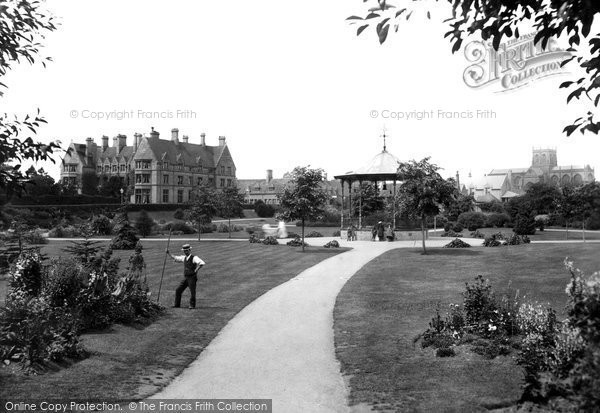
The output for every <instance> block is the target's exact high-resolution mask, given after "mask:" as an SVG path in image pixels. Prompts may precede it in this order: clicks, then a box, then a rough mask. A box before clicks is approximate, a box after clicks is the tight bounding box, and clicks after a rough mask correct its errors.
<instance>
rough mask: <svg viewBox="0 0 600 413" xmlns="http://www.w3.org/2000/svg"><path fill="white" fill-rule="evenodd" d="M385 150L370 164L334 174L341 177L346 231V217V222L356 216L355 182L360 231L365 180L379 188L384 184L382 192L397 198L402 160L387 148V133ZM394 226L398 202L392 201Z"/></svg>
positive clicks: (342, 221) (336, 177)
mask: <svg viewBox="0 0 600 413" xmlns="http://www.w3.org/2000/svg"><path fill="white" fill-rule="evenodd" d="M383 137H384V143H383V150H382V151H381V152H380V153H378V154H377V155H376V156H375V157H374V158H373V159H372V160H371V161H370V162H369V163H368V164H366V165H365V166H363V167H361V168H358V169H356V170H354V171H351V172H347V173H345V174H343V175H337V176H334V178H335V179H339V180H340V182H341V184H342V194H341V195H342V211H341V223H340V225H341V230H340V232H345V231H344V224H345V219H348V221H349V222H347V223H346V224H351V223H354V222H355V221H354V220H355V217H354V214H353V211H354V208H353V206H352V190H353V186H354V184H355V183H358V197H359V205H358V230H359V231H360V230H361V229H362V228H363V225H362V218H363V217H362V203H361V202H360V201H361V200H362V196H361V191H362V183H363V182H372V183H374V184H375V185H376V187H377V188H379V184H380V183H381V184H382V186H381V188H380V193H381V192H382V191H383V192H384V193H383V195H384V196H392V197H393V199H395V198H396V184H397V182H398V181H399V177H398V166H399V165H400V160H399V159H398V158H396V157H395V156H394V155H392V154H391V153H389V152H388V151H387V150H386V145H385V135H384V136H383ZM390 183H391V185H392V189H389V188H388V185H389V184H390ZM346 184H347V185H348V213H347V214H346V193H345V187H346ZM392 205H393V207H392V228H394V229H395V228H396V203H395V202H392Z"/></svg>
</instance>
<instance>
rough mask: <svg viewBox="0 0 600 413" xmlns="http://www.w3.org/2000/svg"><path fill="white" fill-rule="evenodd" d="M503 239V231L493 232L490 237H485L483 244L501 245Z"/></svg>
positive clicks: (490, 245) (485, 245)
mask: <svg viewBox="0 0 600 413" xmlns="http://www.w3.org/2000/svg"><path fill="white" fill-rule="evenodd" d="M503 239H504V236H503V235H502V233H501V232H498V233H496V234H492V235H490V236H489V237H485V239H484V240H483V246H484V247H499V246H500V245H502V242H501V241H500V240H503Z"/></svg>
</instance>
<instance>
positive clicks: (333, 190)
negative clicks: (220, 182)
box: [237, 169, 341, 205]
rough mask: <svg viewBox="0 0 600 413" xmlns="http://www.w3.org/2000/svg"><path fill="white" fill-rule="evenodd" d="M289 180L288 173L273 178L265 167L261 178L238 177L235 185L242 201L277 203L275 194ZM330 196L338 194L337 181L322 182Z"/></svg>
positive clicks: (279, 191) (270, 171)
mask: <svg viewBox="0 0 600 413" xmlns="http://www.w3.org/2000/svg"><path fill="white" fill-rule="evenodd" d="M289 181H290V176H289V174H284V175H283V177H282V178H273V170H272V169H267V173H266V175H265V178H263V179H238V180H237V185H238V188H239V190H240V193H241V194H242V195H244V201H245V202H246V203H248V204H254V203H256V202H257V201H263V202H264V203H265V204H269V205H279V198H278V197H277V194H279V193H281V192H282V191H283V189H284V187H285V186H286V184H287V183H288V182H289ZM322 188H323V189H324V190H325V192H326V193H327V195H329V197H330V198H336V197H338V196H339V193H340V190H341V186H340V184H339V183H338V182H337V181H328V180H327V176H325V181H324V182H323V184H322Z"/></svg>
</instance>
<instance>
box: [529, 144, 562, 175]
mask: <svg viewBox="0 0 600 413" xmlns="http://www.w3.org/2000/svg"><path fill="white" fill-rule="evenodd" d="M557 165H558V161H557V159H556V149H535V148H534V149H533V155H532V160H531V167H532V168H540V169H541V170H542V171H544V173H546V174H547V173H549V172H550V171H551V170H552V168H554V167H555V166H557Z"/></svg>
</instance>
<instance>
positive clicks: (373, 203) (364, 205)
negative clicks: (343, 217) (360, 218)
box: [352, 182, 385, 216]
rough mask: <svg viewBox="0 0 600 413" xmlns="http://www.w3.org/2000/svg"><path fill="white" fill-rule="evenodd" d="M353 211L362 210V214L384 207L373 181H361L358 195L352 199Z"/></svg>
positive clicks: (365, 214)
mask: <svg viewBox="0 0 600 413" xmlns="http://www.w3.org/2000/svg"><path fill="white" fill-rule="evenodd" d="M352 204H353V206H354V213H355V214H358V212H359V209H361V210H362V213H363V215H364V216H368V215H371V214H372V213H374V212H378V211H382V210H383V209H384V206H385V205H384V201H383V197H382V196H381V195H380V194H379V188H378V187H377V185H375V184H374V183H373V182H362V183H361V186H360V191H359V195H358V196H355V197H354V198H353V199H352Z"/></svg>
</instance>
